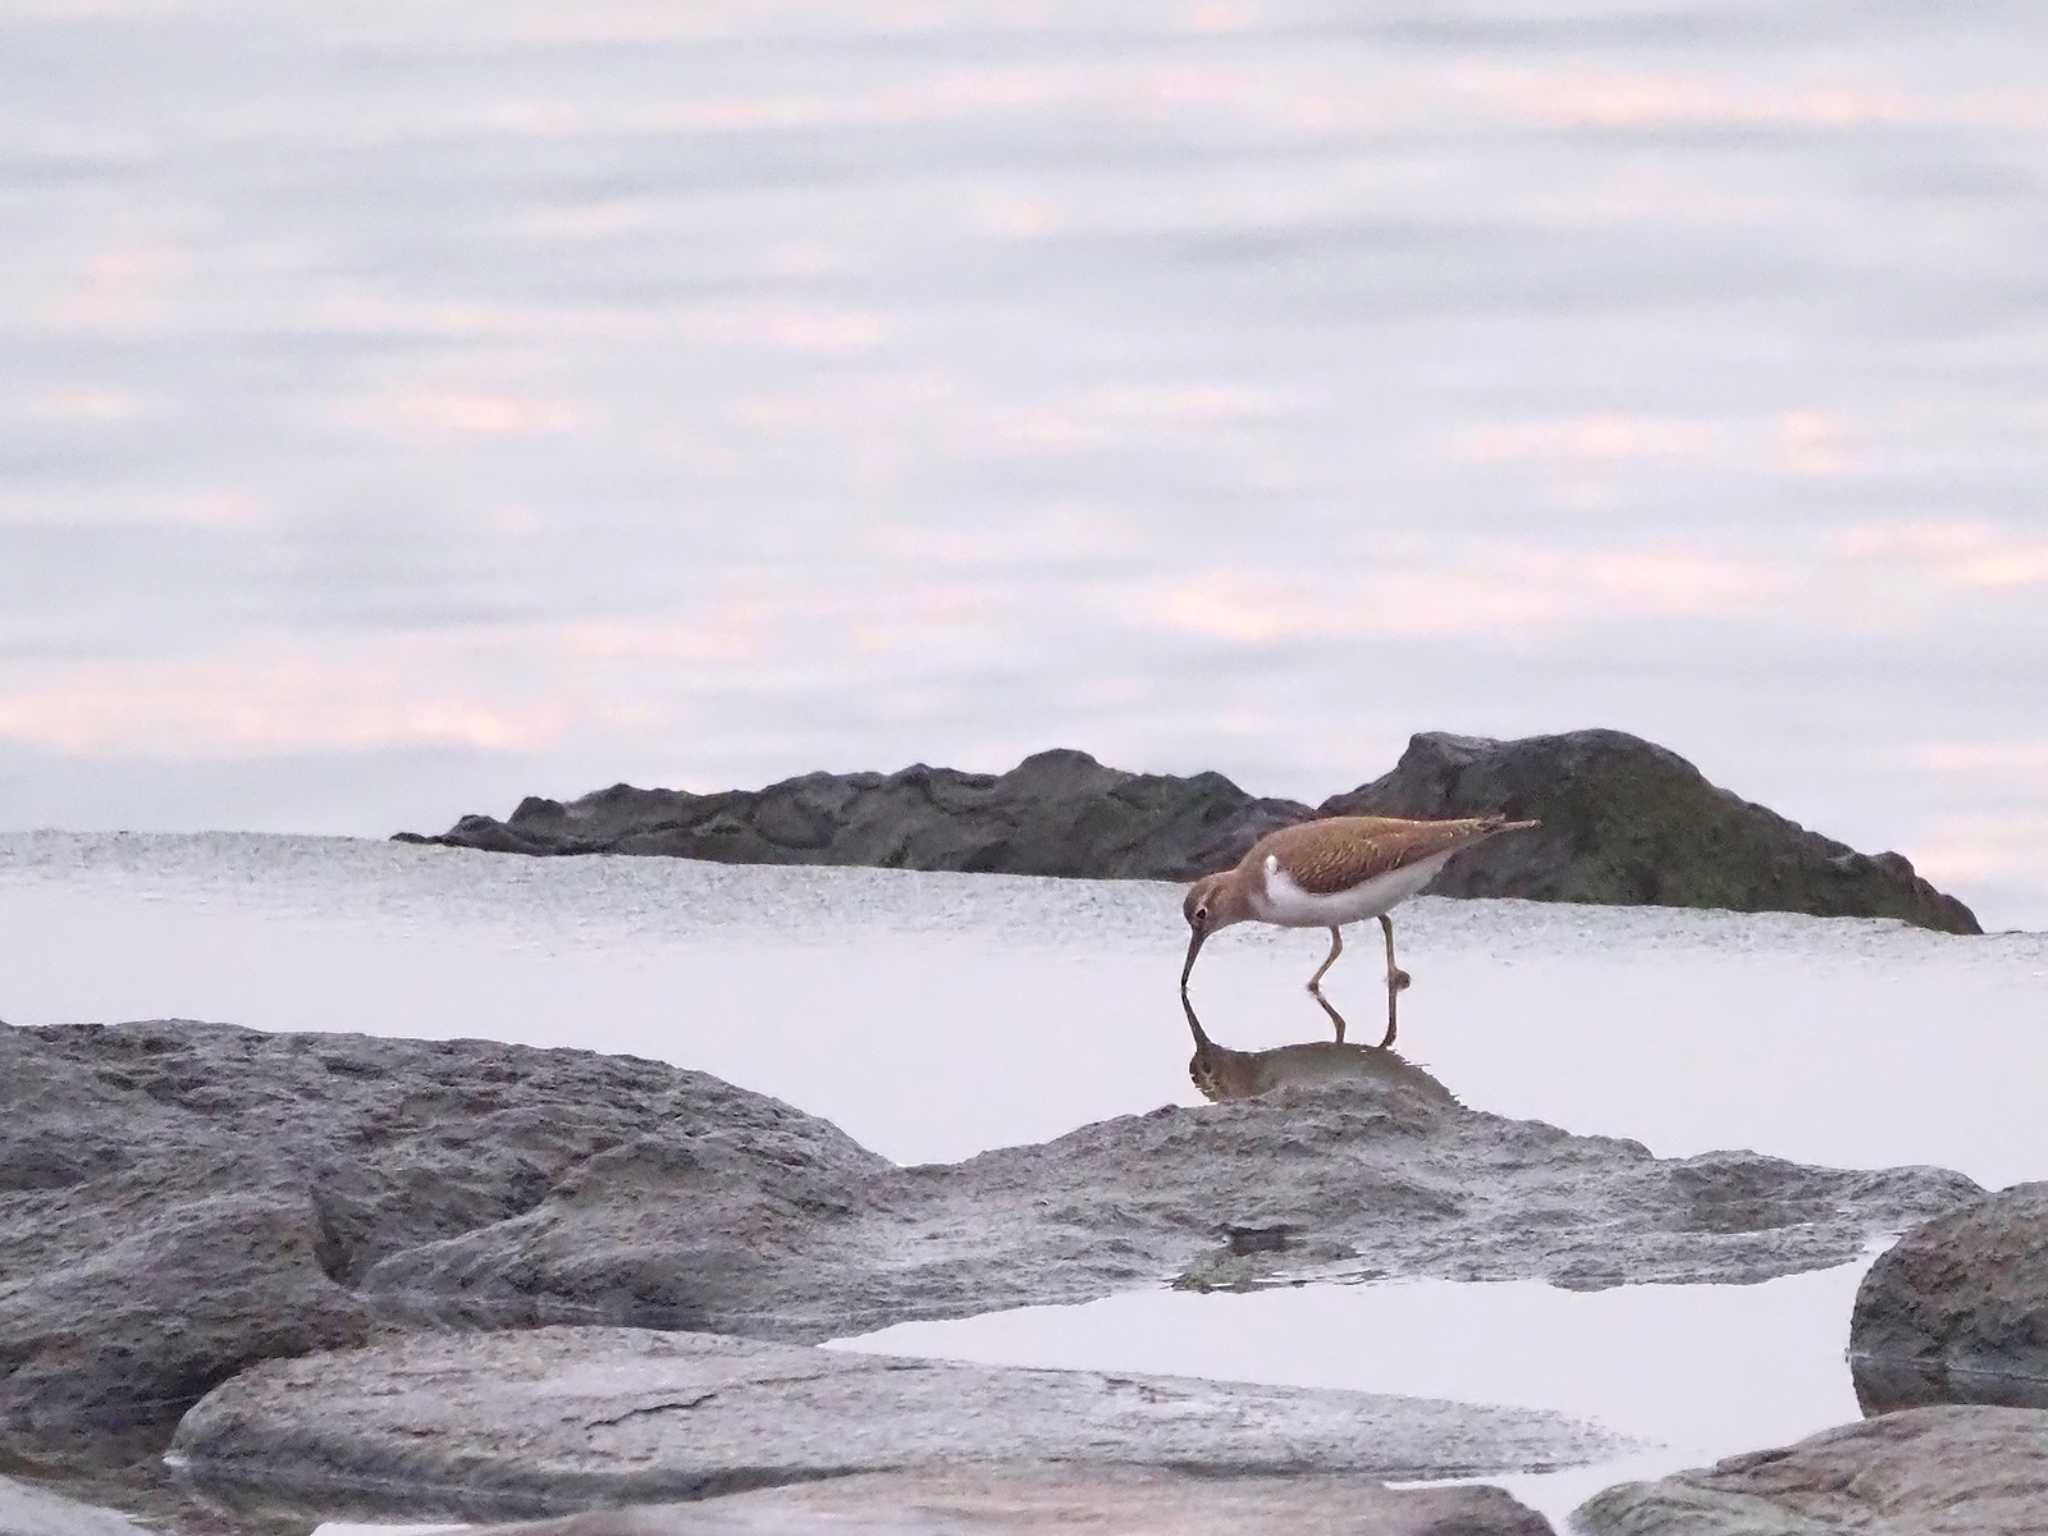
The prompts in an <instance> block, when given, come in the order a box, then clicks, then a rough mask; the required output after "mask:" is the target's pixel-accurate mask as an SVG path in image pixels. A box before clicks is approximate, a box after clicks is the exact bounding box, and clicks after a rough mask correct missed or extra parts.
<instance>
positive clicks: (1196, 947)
mask: <svg viewBox="0 0 2048 1536" xmlns="http://www.w3.org/2000/svg"><path fill="white" fill-rule="evenodd" d="M1208 936H1209V930H1208V929H1206V928H1197V929H1196V930H1195V931H1194V933H1193V935H1191V936H1190V937H1189V939H1188V960H1187V964H1186V965H1183V966H1182V967H1181V968H1180V989H1181V991H1183V992H1185V991H1187V989H1188V977H1189V976H1190V975H1192V974H1193V972H1194V969H1195V956H1197V955H1199V954H1200V953H1201V952H1202V940H1204V939H1206V938H1207V937H1208Z"/></svg>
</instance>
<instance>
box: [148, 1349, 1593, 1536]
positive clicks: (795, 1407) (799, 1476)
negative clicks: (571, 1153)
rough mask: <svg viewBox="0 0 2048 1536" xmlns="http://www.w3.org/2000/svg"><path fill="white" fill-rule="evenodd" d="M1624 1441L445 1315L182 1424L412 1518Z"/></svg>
mask: <svg viewBox="0 0 2048 1536" xmlns="http://www.w3.org/2000/svg"><path fill="white" fill-rule="evenodd" d="M1623 1448H1625V1447H1624V1446H1623V1444H1622V1443H1621V1442H1618V1441H1617V1439H1616V1438H1615V1437H1614V1436H1612V1435H1610V1434H1608V1433H1607V1432H1606V1431H1603V1430H1598V1429H1594V1428H1591V1427H1589V1426H1586V1425H1582V1424H1578V1423H1575V1422H1573V1421H1571V1420H1569V1419H1566V1418H1563V1417H1562V1416H1560V1415H1558V1414H1555V1413H1551V1412H1548V1411H1544V1410H1539V1409H1528V1408H1486V1407H1475V1406H1472V1405H1470V1404H1461V1403H1450V1402H1441V1401H1437V1400H1434V1399H1427V1398H1406V1397H1387V1396H1380V1395H1376V1394H1368V1393H1353V1392H1330V1391H1310V1390H1305V1389H1301V1388H1288V1387H1263V1386H1252V1385H1247V1384H1244V1383H1234V1382H1213V1381H1198V1380H1194V1379H1191V1378H1184V1377H1170V1376H1127V1375H1105V1374H1102V1373H1098V1372H1094V1371H1041V1370H1019V1369H1015V1368H1005V1367H997V1366H982V1365H962V1364H954V1363H950V1362H944V1361H931V1360H907V1359H896V1358H893V1357H890V1356H883V1355H866V1354H853V1353H847V1352H843V1351H837V1350H821V1349H806V1348H800V1347H791V1346H787V1345H776V1344H763V1343H759V1342H756V1341H752V1340H741V1339H726V1338H715V1337H709V1336H705V1335H691V1334H676V1333H650V1332H645V1331H641V1330H632V1329H615V1328H545V1329H538V1330H532V1331H527V1332H522V1333H463V1334H454V1333H440V1334H434V1335H426V1336H416V1337H412V1338H408V1339H405V1340H402V1341H399V1342H395V1343H392V1344H388V1345H382V1346H373V1347H370V1348H367V1349H358V1350H351V1351H347V1352H344V1353H340V1354H330V1355H311V1356H305V1357H302V1358H299V1359H296V1360H276V1361H270V1362H268V1363H266V1364H263V1365H259V1366H255V1367H253V1368H251V1369H250V1370H248V1371H246V1372H244V1373H243V1374H242V1375H240V1376H237V1377H235V1378H233V1379H232V1380H230V1381H228V1382H226V1383H224V1384H222V1385H221V1386H219V1387H216V1388H215V1389H214V1390H213V1391H212V1392H211V1393H209V1394H208V1395H207V1396H206V1397H205V1398H204V1399H203V1400H201V1402H200V1403H199V1405H198V1406H197V1407H195V1408H194V1409H193V1410H192V1411H191V1412H190V1413H188V1414H187V1415H186V1416H185V1419H184V1421H183V1422H182V1423H181V1424H180V1425H179V1426H178V1431H177V1437H176V1439H175V1440H174V1441H173V1442H172V1452H173V1454H174V1455H175V1456H177V1457H179V1458H181V1459H182V1461H183V1464H184V1466H185V1468H186V1470H187V1472H188V1474H189V1475H191V1476H194V1477H196V1478H198V1479H199V1480H200V1481H201V1482H202V1483H203V1484H207V1485H210V1484H214V1483H224V1484H229V1485H240V1486H244V1487H255V1488H259V1489H262V1490H265V1491H267V1492H271V1493H281V1492H290V1493H294V1494H297V1495H301V1496H306V1495H314V1496H321V1497H333V1498H344V1499H348V1500H350V1501H351V1502H353V1503H354V1504H355V1505H356V1507H358V1508H359V1509H365V1510H367V1509H373V1508H376V1507H378V1506H379V1505H382V1506H385V1507H388V1508H391V1509H394V1510H403V1511H404V1512H406V1513H408V1514H409V1515H410V1516H411V1517H413V1518H419V1517H423V1516H432V1515H438V1514H466V1513H475V1512H477V1511H480V1510H487V1509H501V1510H516V1511H532V1512H536V1513H546V1512H562V1513H567V1512H571V1511H574V1510H579V1509H584V1508H588V1507H590V1506H592V1505H595V1504H617V1503H627V1502H648V1501H653V1500H659V1499H696V1498H702V1497H705V1496H707V1495H715V1494H720V1493H729V1492H735V1491H738V1490H741V1489H747V1488H758V1487H767V1486H774V1485H777V1484H781V1483H790V1482H800V1481H807V1480H812V1479H817V1478H825V1477H839V1476H843V1475H845V1474H847V1473H851V1472H868V1471H894V1470H899V1469H904V1468H913V1469H918V1468H929V1469H934V1470H942V1469H957V1468H960V1467H961V1466H963V1465H969V1464H974V1463H989V1462H1024V1463H1041V1462H1079V1463H1088V1464H1109V1465H1118V1464H1126V1465H1138V1466H1150V1467H1179V1468H1187V1469H1193V1470H1199V1471H1201V1472H1204V1473H1207V1474H1211V1475H1268V1476H1270V1475H1272V1474H1276V1473H1293V1472H1300V1471H1316V1472H1348V1473H1355V1474H1361V1475H1371V1476H1375V1477H1391V1478H1421V1477H1446V1476H1463V1475H1469V1474H1472V1473H1476V1472H1486V1471H1499V1470H1515V1469H1521V1468H1530V1467H1538V1468H1541V1467H1557V1466H1571V1465H1580V1464H1584V1463H1586V1462H1589V1461H1593V1460H1597V1459H1600V1458H1601V1457H1603V1456H1608V1455H1612V1454H1614V1453H1615V1452H1616V1451H1617V1450H1618V1449H1623ZM442 1490H448V1491H449V1492H442ZM453 1490H459V1494H458V1493H455V1492H453Z"/></svg>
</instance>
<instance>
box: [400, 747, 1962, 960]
mask: <svg viewBox="0 0 2048 1536" xmlns="http://www.w3.org/2000/svg"><path fill="white" fill-rule="evenodd" d="M1490 811H1504V812H1506V813H1507V814H1509V815H1512V816H1535V817H1540V818H1542V820H1543V822H1544V827H1543V830H1542V831H1541V832H1540V833H1518V834H1517V835H1516V836H1514V837H1511V838H1499V839H1496V840H1494V841H1493V842H1490V843H1487V844H1485V845H1483V846H1481V847H1479V848H1475V849H1473V850H1472V851H1470V852H1468V853H1465V854H1462V855H1460V856H1459V857H1458V858H1456V859H1454V860H1452V861H1451V862H1450V863H1449V864H1447V865H1446V866H1445V867H1444V870H1443V872H1442V873H1441V874H1439V875H1438V877H1437V879H1436V881H1435V883H1434V884H1433V885H1432V886H1431V890H1432V891H1433V892H1434V893H1435V894H1437V895H1441V896H1523V897H1529V898H1532V899H1535V900H1541V901H1592V902H1605V903H1613V904H1620V905H1639V904H1651V905H1660V906H1682V907H1732V908H1735V909H1737V910H1741V911H1783V912H1808V913H1814V914H1816V915H1820V916H1856V917H1896V918H1901V919H1903V920H1905V921H1906V922H1910V923H1915V924H1918V925H1920V926H1922V927H1926V928H1936V929H1941V930H1943V931H1945V932H1950V933H1977V932H1979V931H1980V930H1979V928H1978V926H1977V920H1976V918H1975V917H1974V916H1973V915H1972V914H1971V912H1970V910H1969V908H1967V907H1965V906H1964V905H1963V904H1962V903H1961V902H1959V901H1957V900H1956V899H1955V898H1953V897H1951V896H1946V895H1943V894H1942V893H1941V892H1939V891H1937V890H1935V889H1934V887H1933V886H1931V885H1929V884H1928V883H1927V882H1926V881H1925V880H1922V879H1920V878H1919V877H1918V876H1917V875H1916V874H1914V872H1913V866H1912V865H1911V864H1910V863H1908V862H1907V861H1906V860H1905V859H1904V858H1903V857H1901V856H1900V855H1899V854H1896V853H1881V854H1876V855H1865V854H1861V853H1858V852H1856V851H1855V850H1854V849H1852V848H1849V847H1848V846H1846V845H1845V844H1842V843H1838V842H1835V841H1833V840H1832V839H1829V838H1825V837H1822V836H1820V835H1819V834H1818V833H1814V832H1809V831H1807V830H1806V829H1805V828H1803V827H1800V826H1798V825H1797V824H1795V823H1793V822H1790V821H1787V820H1786V819H1785V818H1784V817H1782V816H1778V815H1776V814H1774V813H1772V812H1771V811H1768V810H1765V809H1764V808H1763V807H1762V806H1759V805H1752V804H1750V803H1749V802H1747V801H1745V800H1743V799H1741V798H1740V797H1738V796H1736V795H1734V794H1731V793H1730V792H1728V791H1727V790H1724V789H1717V788H1716V787H1715V786H1713V785H1712V784H1709V783H1708V782H1707V781H1706V779H1705V778H1703V777H1702V776H1701V774H1700V772H1699V770H1698V769H1696V768H1694V767H1693V766H1692V764H1690V763H1688V762H1687V761H1685V759H1684V758H1682V757H1679V756H1678V755H1677V754H1676V753H1674V752H1670V751H1667V750H1666V749H1664V748H1663V747H1659V746H1655V745H1653V744H1651V743H1650V742H1647V741H1643V740H1641V739H1640V738H1638V737H1634V736H1629V735H1626V734H1624V733H1622V732H1620V731H1605V730H1589V731H1573V732H1570V733H1569V734H1566V735H1561V736H1532V737H1527V738H1525V739H1522V740H1519V741H1493V740H1487V739H1484V738H1480V737H1472V736H1452V735H1447V734H1444V733H1441V732H1428V733H1424V734H1422V735H1418V736H1416V737H1414V738H1413V739H1412V740H1411V741H1410V742H1409V744H1408V750H1407V751H1406V752H1405V753H1403V754H1402V756H1401V760H1400V762H1399V763H1398V764H1397V765H1396V766H1395V767H1394V770H1393V771H1392V772H1391V773H1389V774H1387V775H1386V776H1385V777H1383V778H1380V779H1376V780H1374V781H1373V782H1372V783H1370V784H1366V785H1363V786H1361V787H1360V788H1358V789H1354V790H1352V791H1350V792H1348V793H1346V794H1341V795H1337V796H1335V797H1334V798H1332V799H1330V800H1328V801H1325V802H1324V804H1323V805H1322V806H1321V807H1320V809H1319V811H1317V812H1311V811H1310V810H1309V808H1308V807H1307V806H1305V805H1301V804H1297V803H1296V802H1294V801H1291V800H1262V799H1257V798H1255V797H1253V796H1252V795H1250V794H1248V793H1246V792H1245V791H1244V790H1242V789H1239V788H1238V787H1237V786H1236V785H1235V784H1233V783H1231V782H1230V780H1228V779H1226V778H1224V777H1222V776H1221V775H1220V774H1215V773H1203V774H1197V775H1195V776H1194V777H1192V778H1176V777H1173V776H1171V775H1161V774H1134V773H1125V772H1123V771H1121V770H1119V769H1115V768H1106V767H1104V766H1103V765H1102V764H1100V763H1098V762H1096V761H1095V759H1093V758H1092V757H1089V756H1088V755H1087V754H1086V753H1083V752H1070V751H1055V752H1041V753H1039V754H1037V755H1036V756H1034V757H1028V758H1026V759H1025V760H1024V761H1023V762H1022V763H1020V764H1019V765H1018V766H1017V767H1016V768H1013V769H1012V770H1011V771H1010V772H1008V773H1005V774H1001V775H991V774H975V773H960V772H957V771H955V770H953V769H949V768H927V767H924V766H923V765H919V766H917V767H914V768H906V769H904V770H903V771H902V772H901V773H892V774H887V775H884V774H878V773H857V774H844V775H835V774H827V773H813V774H808V775H806V776H804V777H803V778H798V779H788V780H785V781H784V782H782V783H779V784H771V785H769V786H768V787H767V788H766V789H762V790H758V791H749V790H730V791H726V792H724V793H721V794H714V795H693V794H687V793H684V792H682V791H678V790H665V789H653V790H649V789H635V788H633V787H632V786H630V785H625V784H617V785H614V786H613V787H612V788H610V789H607V790H601V791H598V792H597V793H595V794H589V795H585V796H584V797H583V798H581V799H580V800H572V801H569V802H567V803H566V804H565V803H563V802H561V801H556V800H545V799H540V798H538V797H530V798H528V799H526V800H524V801H522V802H521V803H520V805H519V807H518V808H517V809H516V810H515V811H513V813H512V815H511V817H510V819H509V820H506V821H502V822H501V821H497V820H495V819H493V818H492V817H489V816H465V817H463V818H462V819H461V820H460V821H458V822H457V823H456V824H455V825H454V826H453V827H452V828H450V829H449V830H448V831H447V832H444V833H442V834H440V835H439V836H437V837H423V836H421V835H419V834H418V833H413V832H401V833H399V834H398V837H399V839H400V840H401V841H406V842H414V843H438V844H444V845H447V846H449V847H458V848H477V849H484V850H487V851H490V852H498V853H527V854H556V853H631V854H669V855H675V856H678V857H683V858H694V859H717V860H722V861H725V862H728V863H744V864H871V865H880V866H883V867H886V868H902V869H927V870H970V871H972V870H993V871H1001V872H1004V873H1009V874H1022V875H1074V876H1085V877H1101V878H1110V877H1116V878H1137V879H1153V880H1186V879H1191V878H1192V877H1194V876H1196V875H1199V874H1203V873H1206V872H1207V871H1210V870H1214V869H1221V868H1224V867H1225V866H1227V865H1229V864H1232V863H1234V862H1235V861H1236V860H1237V859H1238V858H1239V857H1241V856H1242V855H1243V853H1244V851H1245V850H1246V849H1247V848H1249V847H1250V846H1251V845H1252V843H1253V842H1254V841H1256V840H1257V839H1258V838H1259V837H1260V836H1261V835H1263V834H1264V833H1266V832H1269V831H1271V830H1272V829H1273V828H1275V827H1278V826H1284V825H1286V824H1288V823H1290V822H1295V821H1300V820H1302V819H1304V818H1306V817H1308V816H1309V815H1311V814H1321V815H1346V814H1369V815H1386V816H1422V817H1434V816H1468V815H1476V814H1480V813H1482V812H1490Z"/></svg>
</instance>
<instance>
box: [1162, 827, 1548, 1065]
mask: <svg viewBox="0 0 2048 1536" xmlns="http://www.w3.org/2000/svg"><path fill="white" fill-rule="evenodd" d="M1539 825H1541V823H1539V822H1534V821H1509V820H1507V819H1506V818H1505V817H1501V816H1474V817H1470V818H1467V819H1465V820H1461V821H1401V820H1398V819H1396V818H1394V817H1391V816H1326V817H1324V818H1322V819H1321V820H1320V821H1304V822H1300V823H1298V824H1297V825H1295V826H1291V827H1281V828H1279V829H1278V830H1277V831H1273V832H1268V833H1267V834H1266V835H1265V836H1264V837H1262V838H1260V839H1259V840H1258V841H1257V842H1256V843H1254V844H1252V846H1251V851H1250V852H1248V853H1247V854H1245V856H1244V857H1243V858H1242V859H1240V860H1239V861H1238V862H1237V865H1236V867H1235V868H1233V869H1226V870H1223V871H1222V872H1221V873H1218V874H1214V875H1205V876H1203V877H1202V878H1201V879H1200V880H1197V881H1196V882H1195V883H1194V884H1193V885H1191V886H1189V887H1188V894H1187V899H1186V900H1185V901H1183V902H1182V903H1181V914H1182V915H1183V916H1184V917H1186V918H1187V920H1188V928H1189V930H1190V932H1189V935H1188V958H1187V963H1186V964H1185V965H1183V966H1182V967H1181V971H1180V989H1181V991H1182V992H1183V993H1185V992H1186V991H1187V989H1188V977H1189V975H1191V974H1192V973H1193V971H1194V969H1195V956H1196V955H1198V954H1199V953H1201V949H1202V944H1203V942H1204V941H1205V940H1206V939H1207V938H1208V937H1209V935H1210V934H1212V933H1214V932H1215V931H1216V930H1217V929H1219V928H1228V927H1229V926H1230V925H1231V924H1232V923H1245V922H1252V923H1272V924H1274V925H1275V926H1276V927H1281V928H1327V929H1329V930H1330V953H1329V954H1328V955H1327V956H1326V957H1325V958H1324V960H1323V963H1322V964H1321V965H1319V966H1317V967H1316V972H1315V974H1314V975H1313V976H1311V977H1309V979H1308V989H1309V991H1311V992H1315V993H1320V992H1321V991H1322V983H1323V975H1324V973H1325V972H1327V971H1328V970H1329V969H1330V967H1331V966H1333V965H1335V964H1336V963H1337V957H1338V956H1339V955H1341V954H1342V953H1344V935H1343V932H1342V929H1343V926H1344V925H1345V924H1346V923H1356V922H1362V921H1364V920H1365V919H1366V918H1368V917H1376V918H1378V919H1379V920H1380V927H1381V928H1383V929H1384V930H1386V936H1387V1020H1388V1024H1389V1028H1390V1029H1391V1026H1392V1023H1393V1017H1394V997H1395V995H1396V994H1397V993H1399V992H1400V990H1401V989H1402V988H1403V987H1405V986H1407V985H1408V973H1407V972H1406V971H1404V970H1402V969H1401V968H1400V967H1399V966H1397V965H1395V964H1394V922H1393V919H1392V918H1390V917H1388V916H1387V913H1388V912H1389V911H1390V910H1391V909H1392V908H1393V907H1394V906H1395V905H1396V904H1397V903H1399V902H1402V901H1405V900H1406V899H1407V898H1408V897H1410V896H1413V895H1414V894H1415V893H1416V892H1417V891H1419V890H1421V889H1422V888H1423V887H1424V886H1425V885H1428V884H1429V882H1430V881H1431V880H1433V879H1435V878H1436V872H1437V871H1438V870H1440V869H1442V868H1443V867H1444V864H1445V862H1446V861H1447V860H1449V859H1450V857H1451V856H1452V855H1453V854H1457V853H1462V852H1463V851H1464V850H1465V849H1467V848H1470V847H1473V846H1475V845H1476V844H1479V843H1483V842H1485V841H1486V840H1487V839H1488V838H1490V837H1497V836H1498V835H1499V834H1501V833H1503V832H1519V831H1521V830H1522V829H1523V828H1524V827H1534V826H1539Z"/></svg>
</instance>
